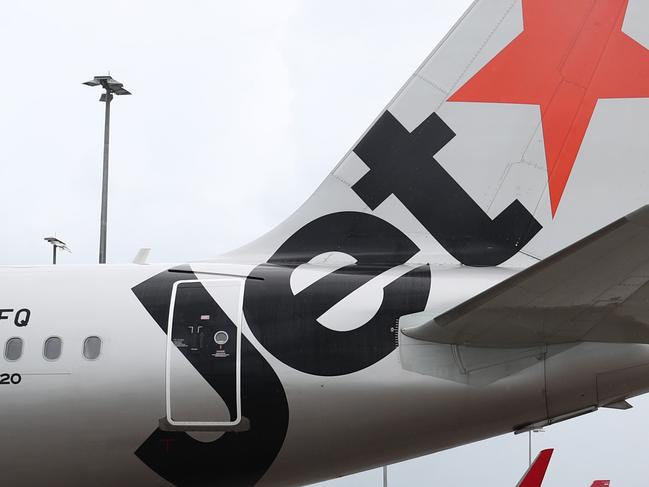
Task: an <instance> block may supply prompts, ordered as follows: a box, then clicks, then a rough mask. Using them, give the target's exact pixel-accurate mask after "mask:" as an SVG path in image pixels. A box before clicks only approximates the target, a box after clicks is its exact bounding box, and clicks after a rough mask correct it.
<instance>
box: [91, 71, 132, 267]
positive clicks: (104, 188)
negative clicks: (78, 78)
mask: <svg viewBox="0 0 649 487" xmlns="http://www.w3.org/2000/svg"><path fill="white" fill-rule="evenodd" d="M83 84H84V85H87V86H101V87H102V88H104V90H106V92H105V93H103V94H102V95H101V97H100V98H99V101H102V102H104V103H106V112H105V115H104V165H103V172H102V178H101V220H100V227H99V263H100V264H105V263H106V226H107V220H108V142H109V138H110V102H111V101H112V100H113V94H115V95H130V94H131V93H130V92H129V91H127V90H126V89H125V88H124V85H123V84H122V83H120V82H119V81H117V80H114V79H113V78H111V77H110V76H95V77H94V78H93V79H91V80H90V81H86V82H85V83H83Z"/></svg>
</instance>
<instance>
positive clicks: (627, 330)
mask: <svg viewBox="0 0 649 487" xmlns="http://www.w3.org/2000/svg"><path fill="white" fill-rule="evenodd" d="M648 301H649V206H644V207H642V208H640V209H639V210H637V211H635V212H633V213H631V214H629V215H627V216H626V217H623V218H621V219H619V220H617V221H616V222H613V223H611V224H610V225H608V226H606V227H604V228H602V229H601V230H599V231H597V232H595V233H594V234H592V235H590V236H588V237H586V238H584V239H583V240H581V241H579V242H577V243H575V244H573V245H571V246H569V247H567V248H566V249H564V250H562V251H560V252H558V253H556V254H554V255H553V256H551V257H548V258H547V259H545V260H543V261H541V262H539V263H538V264H535V265H533V266H531V267H529V268H528V269H525V270H524V271H522V272H520V273H519V274H516V275H515V276H513V277H511V278H509V279H507V280H505V281H503V282H501V283H500V284H498V285H496V286H494V287H493V288H491V289H488V290H487V291H485V292H483V293H481V294H479V295H477V296H475V297H473V298H471V299H469V300H468V301H465V302H464V303H462V304H460V305H459V306H457V307H455V308H453V309H451V310H449V311H447V312H445V313H443V314H441V315H439V316H437V317H436V318H434V319H432V320H428V321H426V322H425V323H423V324H421V325H419V326H413V327H410V328H406V329H403V333H404V334H405V335H406V336H409V337H411V338H415V339H419V340H425V341H430V342H435V343H447V344H456V345H466V346H474V347H487V348H492V347H497V348H510V347H512V348H517V347H529V346H538V345H551V344H560V343H575V342H608V343H649V307H647V306H646V303H647V302H648Z"/></svg>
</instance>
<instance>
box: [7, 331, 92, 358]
mask: <svg viewBox="0 0 649 487" xmlns="http://www.w3.org/2000/svg"><path fill="white" fill-rule="evenodd" d="M62 350H63V341H62V340H61V339H60V338H59V337H49V338H48V339H47V340H45V343H44V344H43V357H45V358H46V359H47V360H58V359H59V357H61V352H62ZM22 354H23V339H22V338H19V337H14V338H10V339H9V340H7V343H5V359H7V360H9V361H11V362H15V361H16V360H18V359H19V358H20V357H21V356H22ZM100 354H101V338H99V337H96V336H91V337H88V338H86V339H85V340H84V341H83V356H84V357H85V358H87V359H88V360H96V359H97V358H99V355H100Z"/></svg>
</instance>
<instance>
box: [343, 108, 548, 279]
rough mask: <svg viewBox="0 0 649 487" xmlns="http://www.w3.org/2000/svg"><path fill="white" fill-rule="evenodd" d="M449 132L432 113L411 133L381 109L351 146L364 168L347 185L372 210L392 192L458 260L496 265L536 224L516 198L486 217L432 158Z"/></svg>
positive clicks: (449, 136) (520, 244) (451, 134)
mask: <svg viewBox="0 0 649 487" xmlns="http://www.w3.org/2000/svg"><path fill="white" fill-rule="evenodd" d="M453 137H455V133H454V132H453V131H452V130H451V129H450V127H449V126H448V125H446V123H444V121H443V120H442V119H441V118H440V117H439V116H438V115H437V114H435V113H433V114H432V115H431V116H430V117H428V118H427V119H426V120H424V121H423V122H422V123H421V125H419V127H417V128H416V129H415V130H413V131H412V133H411V132H408V130H406V128H405V127H404V126H403V125H401V123H399V121H398V120H397V119H396V118H395V117H394V116H393V115H392V114H391V113H390V112H387V111H386V112H385V113H383V115H382V116H381V117H380V119H379V120H378V121H377V122H376V124H374V126H373V127H372V128H371V129H370V131H369V132H368V133H367V134H366V135H365V137H363V140H361V141H360V142H359V144H358V145H357V146H356V147H355V148H354V152H355V153H356V154H357V155H358V156H359V157H360V158H361V159H362V160H363V162H364V163H365V164H367V166H368V167H369V168H370V171H369V172H368V173H367V174H365V176H363V177H362V178H361V179H360V180H359V181H358V182H357V183H356V184H355V185H354V186H353V187H352V189H353V190H354V191H355V192H356V194H358V195H359V196H360V197H361V198H362V199H363V201H364V202H365V203H366V204H367V205H368V206H369V207H370V208H372V209H375V208H376V207H377V206H378V205H379V204H381V203H382V202H383V201H384V200H385V199H386V198H387V197H388V196H389V195H390V194H394V195H395V196H396V197H397V198H398V199H399V200H400V201H401V202H402V203H403V204H404V205H405V206H406V207H407V208H408V210H410V212H412V214H413V215H414V216H415V217H416V218H417V219H418V220H419V222H420V223H421V224H422V225H423V226H424V227H425V228H426V229H427V230H428V231H429V232H430V233H431V235H432V236H433V237H435V239H437V241H438V242H439V243H440V244H441V245H442V246H443V247H444V248H445V249H446V250H447V251H448V252H449V253H450V254H451V255H452V256H453V257H455V258H456V259H457V260H458V261H460V262H461V263H462V264H465V265H470V266H494V265H498V264H502V263H503V262H504V261H506V260H507V259H509V258H510V257H512V256H513V255H514V254H516V253H517V252H518V251H519V250H520V249H521V248H522V247H523V246H525V244H527V242H529V241H530V239H531V238H532V237H533V236H534V235H536V234H537V233H538V232H539V230H541V228H542V227H541V225H540V224H539V223H538V222H537V221H536V219H535V218H534V216H533V215H532V214H531V213H530V212H529V211H528V210H527V209H526V208H525V207H524V206H523V205H522V204H521V203H520V201H518V200H515V201H514V202H513V203H511V204H510V205H509V206H508V207H507V208H506V209H505V210H503V212H502V213H500V214H499V215H498V216H497V217H496V218H495V219H494V220H492V219H491V218H489V216H488V215H487V214H486V213H485V212H484V211H483V210H482V209H481V208H480V206H478V204H477V203H476V202H475V201H474V200H473V199H472V198H471V197H470V196H469V195H468V194H467V193H466V191H464V189H462V187H461V186H460V185H459V184H458V183H457V182H456V181H455V180H454V179H453V178H452V177H451V176H450V175H449V174H448V173H447V172H446V171H445V170H444V168H443V167H442V166H441V165H440V164H439V163H438V162H437V161H436V160H435V158H434V155H435V154H436V153H437V152H438V151H439V150H440V149H441V148H442V147H444V146H445V145H446V144H447V143H448V142H449V141H450V140H451V139H452V138H453Z"/></svg>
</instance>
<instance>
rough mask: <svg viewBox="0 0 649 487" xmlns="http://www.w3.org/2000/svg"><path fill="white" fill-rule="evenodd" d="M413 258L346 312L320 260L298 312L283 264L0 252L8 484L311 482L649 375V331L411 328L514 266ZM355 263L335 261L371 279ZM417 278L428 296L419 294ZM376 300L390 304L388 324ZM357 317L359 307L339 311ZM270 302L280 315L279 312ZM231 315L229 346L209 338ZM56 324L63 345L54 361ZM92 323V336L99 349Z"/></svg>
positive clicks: (458, 439) (449, 443)
mask: <svg viewBox="0 0 649 487" xmlns="http://www.w3.org/2000/svg"><path fill="white" fill-rule="evenodd" d="M420 267H421V266H405V267H403V268H401V269H399V270H397V271H394V272H395V274H394V275H387V276H385V275H384V274H380V276H383V277H382V278H383V279H384V280H385V281H384V282H378V283H377V286H378V289H379V291H381V293H380V295H379V296H378V298H377V299H376V300H373V299H371V294H372V293H371V290H370V291H367V293H366V294H364V295H362V296H359V298H358V299H356V300H355V299H354V295H353V293H350V297H349V299H348V300H347V301H348V302H345V303H341V304H339V305H340V306H342V309H341V310H339V311H336V310H335V308H332V309H330V310H328V311H327V310H326V309H325V308H327V307H326V306H324V305H320V304H319V303H318V302H317V300H316V302H315V304H314V303H313V302H312V301H310V300H309V298H308V293H309V286H310V285H311V286H312V285H313V284H314V282H315V281H314V278H313V277H309V274H308V273H309V272H315V273H316V274H317V273H321V275H320V277H322V275H324V276H326V275H330V276H331V275H333V274H335V273H334V272H332V269H326V268H316V269H306V270H305V272H306V274H305V275H304V276H302V277H299V276H298V277H299V279H303V281H304V282H301V283H300V282H298V281H299V279H298V278H294V281H293V282H291V283H289V285H290V286H289V287H290V289H291V294H292V293H293V292H295V291H297V293H295V294H294V295H293V297H296V296H300V294H303V293H305V292H306V293H307V294H306V295H305V296H306V297H305V301H298V300H295V301H294V303H295V306H294V309H293V308H292V309H282V307H283V306H286V305H287V301H286V300H285V297H282V296H281V293H282V292H283V291H281V285H279V284H278V282H274V284H273V286H272V288H265V287H264V286H265V284H268V283H270V281H273V279H281V277H279V278H277V277H273V276H272V274H273V273H280V274H281V273H282V272H283V271H282V269H281V268H279V267H277V268H273V269H271V270H270V271H268V272H261V273H260V272H255V271H254V270H252V271H251V266H247V265H235V264H203V263H202V264H194V265H192V266H180V267H175V266H157V265H155V266H154V265H151V266H135V265H128V266H112V265H110V266H99V267H98V266H88V267H33V268H4V269H2V270H1V271H0V296H2V300H3V302H2V303H0V306H1V307H2V308H3V310H7V311H4V316H7V318H8V319H6V320H5V319H3V320H0V338H1V339H2V346H3V347H4V346H5V344H6V343H7V342H8V340H10V339H12V338H20V339H21V340H22V351H21V353H20V357H19V358H17V359H16V360H8V359H7V356H6V354H5V356H4V357H2V360H1V362H0V363H1V364H2V367H1V368H0V374H1V375H0V379H2V380H3V383H2V385H0V391H1V393H0V419H1V420H2V428H1V429H0V448H1V449H2V450H1V451H0V471H2V472H3V476H7V477H6V478H9V479H12V485H39V484H44V485H68V486H69V485H88V484H89V483H91V484H93V485H124V484H126V483H128V484H131V485H168V482H172V483H174V484H177V485H300V484H304V483H309V482H315V481H318V480H321V479H325V478H330V477H331V476H332V472H333V473H335V474H336V475H345V474H348V473H352V472H356V471H360V470H363V469H367V468H371V467H373V466H378V465H381V464H384V463H392V462H395V461H398V460H402V459H406V458H411V457H414V456H419V455H423V454H426V453H431V452H435V451H439V450H442V449H446V448H450V447H453V446H456V445H460V444H464V443H467V442H471V441H475V440H478V439H482V438H487V437H490V436H494V435H498V434H502V433H507V432H511V431H513V430H515V429H517V428H522V427H524V426H525V425H528V424H531V423H534V422H538V421H543V420H546V419H548V418H557V417H560V416H562V415H565V414H573V413H579V412H585V411H588V410H589V408H594V407H597V406H599V405H604V404H606V403H608V402H611V401H613V400H619V399H621V397H617V396H618V395H622V396H624V397H628V396H629V395H632V394H637V393H640V392H642V391H644V390H646V389H647V387H648V386H649V379H646V376H647V374H646V372H647V367H646V366H644V365H643V364H645V363H648V362H649V347H647V346H644V345H611V344H588V343H583V344H579V345H557V346H553V347H548V348H546V347H538V348H533V347H532V348H530V349H526V350H506V351H503V350H491V349H471V348H467V347H458V346H452V345H439V344H432V343H423V342H418V341H416V340H413V339H409V338H408V337H405V336H404V335H402V334H400V333H399V327H400V326H403V323H404V322H405V321H404V320H406V318H403V315H410V318H409V319H411V320H415V321H416V320H417V319H419V318H418V316H420V315H421V316H424V315H425V314H426V313H427V312H430V313H433V314H437V313H439V312H441V311H444V310H446V309H449V308H450V307H452V306H454V305H455V304H457V303H460V302H462V301H464V300H466V299H467V298H468V297H470V296H473V295H475V294H476V293H477V292H479V291H481V290H483V289H486V288H488V287H491V286H493V285H494V284H496V283H497V282H499V281H501V280H503V279H505V278H507V277H509V276H511V275H512V274H513V273H515V272H516V270H515V269H502V268H485V269H472V268H467V267H462V266H438V267H434V268H433V269H432V270H431V271H430V273H428V270H426V272H423V273H421V274H417V269H419V268H420ZM169 269H174V270H172V271H171V272H170V271H169ZM367 272H369V273H370V274H371V275H372V276H374V275H375V274H372V271H370V270H368V271H367ZM390 272H393V271H388V274H389V273H390ZM357 274H358V272H356V271H355V273H348V274H345V273H343V275H342V276H339V277H340V279H342V282H343V284H344V283H345V282H348V281H349V280H352V281H354V280H357V279H361V280H362V279H364V278H363V277H362V275H363V274H365V272H361V273H360V274H361V276H359V275H357ZM240 276H248V278H245V277H240ZM255 276H256V277H257V278H256V279H255ZM404 276H405V277H404ZM380 278H381V277H374V278H373V279H372V280H376V279H380ZM404 279H405V281H403V280H404ZM400 280H401V281H402V283H401V284H400V285H399V284H397V283H399V281H400ZM419 280H423V281H425V283H426V285H425V286H424V288H426V296H425V300H424V304H423V307H422V309H417V310H414V308H417V307H419V303H413V302H412V296H413V293H415V294H416V289H417V288H418V286H420V284H421V282H419ZM197 281H200V282H197ZM319 282H322V279H320V281H319ZM331 282H334V284H332V285H331V286H330V288H329V289H328V291H326V292H323V293H322V294H321V295H320V297H321V298H322V297H324V298H325V299H326V297H327V296H328V294H327V293H330V294H331V300H332V301H333V302H338V300H340V297H341V296H340V293H341V290H340V286H341V285H342V284H341V283H340V282H338V281H337V280H336V279H334V280H333V281H331ZM174 283H179V284H176V286H175V291H176V294H175V302H173V301H172V292H173V288H174ZM336 283H337V284H336ZM386 283H387V284H386ZM280 284H281V283H280ZM357 284H358V283H357ZM370 284H371V283H370ZM184 286H187V287H184ZM228 286H230V287H228ZM237 286H239V287H238V288H237ZM291 286H292V287H291ZM383 286H385V288H384V289H383ZM390 286H392V288H390ZM399 286H402V288H399ZM352 287H353V286H352ZM365 287H368V286H365ZM370 287H371V286H370ZM224 289H225V291H224ZM233 289H234V290H235V291H236V290H237V289H241V293H240V294H237V292H230V291H231V290H233ZM278 289H279V290H280V291H277V290H278ZM429 289H430V292H428V290H429ZM348 290H349V289H348ZM183 292H187V293H189V294H187V295H183V294H182V293H183ZM228 292H230V294H228ZM192 293H193V294H192ZM196 293H198V294H196ZM255 293H256V294H255ZM274 293H280V294H274ZM183 296H184V297H183ZM237 296H240V298H237ZM390 296H392V299H393V302H394V304H389V302H390V299H388V298H389V297H390ZM230 298H231V299H232V300H231V301H230V302H229V301H228V299H230ZM311 299H313V298H311ZM386 302H388V304H387V305H386V304H385V303H386ZM172 303H173V308H170V306H171V305H172ZM330 304H331V303H330ZM310 306H311V307H310ZM183 307H184V308H183ZM413 307H414V308H413ZM314 308H316V309H317V310H318V311H317V313H316V314H318V313H320V312H321V311H323V313H324V311H327V312H328V313H333V314H330V316H329V317H327V316H326V314H318V316H317V317H316V318H319V319H320V320H321V326H322V328H324V329H325V330H328V331H329V332H331V336H329V333H324V334H322V335H320V336H310V335H309V334H308V330H305V329H300V328H295V327H293V325H294V324H295V323H293V321H292V320H295V319H296V318H300V317H301V320H302V321H301V323H302V326H303V327H308V326H309V320H310V319H311V317H312V314H313V312H312V310H313V309H314ZM8 310H13V311H8ZM19 310H29V319H28V320H27V322H25V320H24V317H25V316H26V312H24V311H23V312H22V313H21V316H22V317H23V320H22V321H20V320H16V319H15V317H16V313H17V312H18V311H19ZM221 310H222V311H223V312H224V313H223V315H222V316H221V318H218V313H219V312H220V311H221ZM238 310H239V311H242V313H241V318H240V319H241V321H240V322H238V323H237V320H238V319H239V318H237V316H238V315H237V311H238ZM170 312H171V314H172V318H171V320H170V319H169V314H170ZM336 313H338V314H336ZM382 313H387V315H388V316H389V319H390V320H392V318H391V315H392V314H396V316H397V320H392V323H391V326H387V327H386V326H384V324H383V323H382V322H381V316H382ZM422 313H423V314H422ZM349 314H351V315H354V316H356V317H355V318H353V319H352V320H351V322H350V323H345V320H344V319H343V318H341V317H343V316H347V315H349ZM278 315H279V316H281V317H282V319H283V320H284V321H283V322H280V321H273V320H272V319H268V317H269V316H270V317H277V316H278ZM176 318H178V319H176ZM218 319H221V321H220V322H219V321H218ZM366 319H369V321H370V322H372V323H373V328H374V329H376V328H379V329H381V330H382V332H384V333H379V334H376V333H375V332H373V333H371V334H367V335H364V336H363V337H362V340H357V337H356V336H355V335H354V332H356V333H363V326H360V327H357V328H354V327H353V324H354V323H353V321H354V320H357V322H360V323H364V320H366ZM183 320H185V321H183ZM372 320H374V321H372ZM377 320H378V321H377ZM201 323H202V325H201ZM168 325H172V329H173V330H174V331H173V332H172V336H171V337H170V336H169V335H168V333H167V331H168ZM199 325H200V326H201V327H202V328H201V330H209V333H205V332H203V333H201V331H200V330H199V331H198V332H197V331H196V329H197V328H198V326H199ZM233 325H234V328H232V326H233ZM325 325H327V326H325ZM228 326H230V327H231V328H227V327H228ZM335 326H338V327H340V329H338V330H336V329H333V328H334V327H335ZM183 327H184V328H183ZM210 327H212V328H210ZM261 327H264V329H263V330H261V329H260V328H261ZM217 328H218V329H219V330H217ZM221 328H224V330H226V331H227V334H228V335H229V340H228V341H226V343H225V344H219V343H217V342H216V341H215V340H214V339H215V338H216V339H217V340H218V339H220V337H221V338H222V337H224V336H223V335H219V336H216V331H214V330H217V331H224V330H221ZM176 330H180V331H179V332H177V331H176ZM239 330H240V334H241V335H240V343H238V344H237V343H235V342H236V339H235V337H237V336H238V333H239ZM178 333H181V335H182V336H181V335H179V334H178ZM196 333H197V334H196ZM386 333H387V334H388V335H390V336H389V338H390V340H391V342H390V343H391V345H389V346H388V345H386V343H387V342H386V339H385V336H384V335H385V334H386ZM269 335H270V337H269ZM291 335H293V336H296V337H297V339H299V343H300V344H301V345H299V347H298V346H297V345H295V343H293V341H292V339H291V338H290V336H291ZM340 336H344V338H345V340H347V342H345V341H341V342H336V341H335V340H337V339H338V338H337V337H340ZM50 337H58V338H60V339H61V343H62V347H61V351H60V356H58V357H56V358H52V359H47V358H46V357H45V356H44V345H45V342H46V340H47V339H48V338H50ZM89 337H96V338H98V339H99V340H100V349H99V354H98V356H96V357H95V355H96V352H97V349H96V348H95V349H94V350H89V349H88V344H87V343H86V340H87V339H88V338H89ZM332 337H333V338H332ZM221 341H222V340H221ZM282 343H283V344H284V345H285V348H282ZM84 344H85V348H84ZM228 347H230V348H228ZM296 347H297V348H296ZM386 347H387V348H386ZM5 352H7V351H5ZM14 352H15V350H14ZM48 353H50V354H51V351H48ZM88 354H90V355H89V356H88ZM93 354H95V355H93ZM201 354H203V355H201ZM503 357H504V358H503ZM230 359H232V360H230ZM228 360H230V362H228ZM237 361H238V364H237ZM204 364H207V365H204ZM228 364H229V365H228ZM205 367H208V368H209V367H212V369H206V368H205ZM630 367H636V372H631V373H630V372H629V370H630V369H629V368H630ZM622 370H625V372H624V380H625V384H624V385H619V384H618V380H617V377H618V376H616V371H622ZM4 377H6V378H7V379H6V382H5V381H4ZM237 378H238V379H239V380H240V384H239V386H240V388H239V389H237V385H236V384H237V380H236V379H237ZM634 381H635V382H634ZM629 390H631V391H632V392H631V393H629ZM238 416H239V419H238V420H237V417H238ZM169 420H171V423H174V420H177V422H178V423H187V424H185V425H183V424H180V426H178V425H174V424H170V422H169ZM235 422H236V423H237V424H236V425H234V426H219V425H221V424H224V423H235ZM194 423H203V424H204V425H203V426H202V427H201V426H192V424H194ZM214 425H216V426H214Z"/></svg>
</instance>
